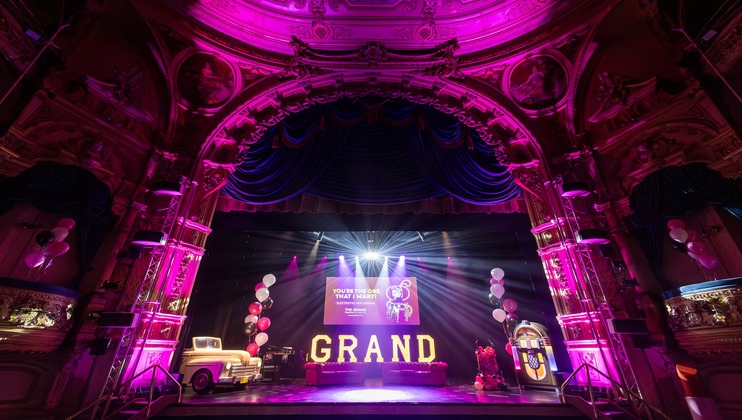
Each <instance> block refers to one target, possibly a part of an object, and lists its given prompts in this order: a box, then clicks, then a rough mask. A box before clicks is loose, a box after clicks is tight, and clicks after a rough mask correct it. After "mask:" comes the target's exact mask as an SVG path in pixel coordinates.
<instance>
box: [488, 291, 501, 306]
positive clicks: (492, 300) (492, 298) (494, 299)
mask: <svg viewBox="0 0 742 420" xmlns="http://www.w3.org/2000/svg"><path fill="white" fill-rule="evenodd" d="M489 299H490V303H491V304H493V305H494V306H495V308H499V307H500V305H502V301H501V300H500V299H498V298H497V297H496V296H495V295H493V294H492V293H490V297H489Z"/></svg>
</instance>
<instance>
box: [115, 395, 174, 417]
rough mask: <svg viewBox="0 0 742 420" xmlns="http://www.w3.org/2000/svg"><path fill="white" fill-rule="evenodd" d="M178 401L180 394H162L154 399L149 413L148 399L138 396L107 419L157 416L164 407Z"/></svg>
mask: <svg viewBox="0 0 742 420" xmlns="http://www.w3.org/2000/svg"><path fill="white" fill-rule="evenodd" d="M177 402H178V395H177V394H176V395H162V396H160V397H158V398H155V399H154V400H152V404H150V405H149V415H147V405H148V404H147V399H146V398H136V399H133V400H131V401H129V402H127V403H126V404H124V405H123V406H121V407H119V408H118V409H117V410H116V411H114V412H113V413H111V414H109V415H108V416H106V420H140V419H142V420H144V419H148V418H152V417H154V416H156V415H157V414H158V413H159V412H161V411H162V410H163V409H165V408H167V407H168V406H169V405H171V404H175V403H177Z"/></svg>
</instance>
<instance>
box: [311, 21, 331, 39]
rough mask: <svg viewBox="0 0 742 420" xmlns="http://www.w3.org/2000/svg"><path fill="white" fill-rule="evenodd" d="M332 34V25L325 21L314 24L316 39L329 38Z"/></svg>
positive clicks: (313, 36)
mask: <svg viewBox="0 0 742 420" xmlns="http://www.w3.org/2000/svg"><path fill="white" fill-rule="evenodd" d="M330 34H331V30H330V27H329V26H327V25H325V24H324V23H314V24H312V38H314V39H329V38H330Z"/></svg>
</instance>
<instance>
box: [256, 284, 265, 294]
mask: <svg viewBox="0 0 742 420" xmlns="http://www.w3.org/2000/svg"><path fill="white" fill-rule="evenodd" d="M263 288H265V284H263V283H258V284H256V285H255V291H256V292H257V291H258V290H260V289H263Z"/></svg>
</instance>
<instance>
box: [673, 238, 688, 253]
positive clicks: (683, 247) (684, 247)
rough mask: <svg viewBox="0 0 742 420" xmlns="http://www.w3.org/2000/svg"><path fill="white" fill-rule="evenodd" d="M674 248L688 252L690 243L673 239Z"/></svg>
mask: <svg viewBox="0 0 742 420" xmlns="http://www.w3.org/2000/svg"><path fill="white" fill-rule="evenodd" d="M671 245H672V249H674V250H676V251H680V252H688V245H686V244H684V243H682V242H678V241H672V244H671Z"/></svg>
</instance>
